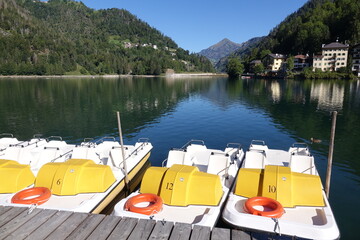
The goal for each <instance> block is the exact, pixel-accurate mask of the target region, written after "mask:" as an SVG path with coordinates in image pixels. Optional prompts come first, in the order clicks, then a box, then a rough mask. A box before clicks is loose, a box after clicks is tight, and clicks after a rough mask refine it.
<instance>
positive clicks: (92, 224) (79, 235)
mask: <svg viewBox="0 0 360 240" xmlns="http://www.w3.org/2000/svg"><path fill="white" fill-rule="evenodd" d="M104 218H105V215H102V214H91V215H89V216H88V217H87V218H86V219H85V220H84V221H83V222H82V223H81V224H80V225H79V226H78V227H77V228H76V229H75V230H74V231H73V232H72V233H71V234H70V235H69V236H68V237H67V239H72V240H77V239H79V240H80V239H86V238H87V237H88V236H89V235H90V234H91V233H92V232H93V231H94V229H95V228H96V227H97V226H98V225H99V224H100V222H101V221H102V220H103V219H104Z"/></svg>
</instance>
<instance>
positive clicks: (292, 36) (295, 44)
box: [236, 0, 360, 62]
mask: <svg viewBox="0 0 360 240" xmlns="http://www.w3.org/2000/svg"><path fill="white" fill-rule="evenodd" d="M274 14H275V13H274ZM337 39H338V40H339V42H342V43H345V41H346V42H347V43H348V44H350V45H354V44H356V43H360V1H359V0H309V1H308V2H307V3H306V4H305V5H304V6H303V7H302V8H300V9H299V10H298V11H297V12H295V13H293V14H291V15H289V16H288V17H287V18H286V19H285V20H284V21H283V22H282V23H280V24H279V25H278V26H276V27H275V28H274V29H273V30H272V31H270V33H269V35H268V36H267V37H266V38H265V39H263V40H262V41H261V42H260V43H259V44H258V45H257V46H256V47H254V48H252V50H251V52H250V53H245V54H243V53H240V52H237V53H236V54H237V56H240V57H241V58H242V59H243V60H244V61H245V62H249V61H251V60H254V59H260V58H261V57H262V56H263V55H264V53H266V52H269V51H270V52H273V53H282V54H291V55H296V54H301V53H302V54H306V53H308V54H309V55H312V54H313V53H318V52H321V47H322V44H326V43H330V42H334V41H336V40H337Z"/></svg>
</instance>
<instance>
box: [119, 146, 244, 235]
mask: <svg viewBox="0 0 360 240" xmlns="http://www.w3.org/2000/svg"><path fill="white" fill-rule="evenodd" d="M243 157H244V152H243V150H242V148H241V145H240V144H228V146H227V147H226V148H225V150H224V151H222V150H216V149H208V148H207V147H206V146H205V144H204V142H203V141H201V140H191V141H190V142H188V143H187V144H185V145H184V146H183V147H182V148H180V149H172V150H170V151H169V154H168V158H167V159H166V160H164V162H163V165H162V166H163V167H151V168H149V169H148V170H147V171H146V172H145V174H144V178H143V179H142V182H141V186H140V190H138V191H136V192H133V193H132V194H131V195H129V196H128V197H127V198H126V199H123V200H121V201H120V202H119V203H118V204H116V205H115V208H114V212H113V215H115V216H122V217H134V218H140V219H154V220H156V221H171V222H181V223H189V224H192V225H195V224H196V225H202V226H208V227H210V228H213V227H214V226H215V224H216V222H217V220H218V218H219V216H220V212H221V208H222V207H223V204H224V203H225V199H226V197H227V195H228V193H229V190H230V188H231V186H232V185H233V183H234V180H235V178H236V174H237V172H238V169H239V167H240V164H241V162H242V160H243ZM133 200H134V201H133ZM139 200H140V202H139ZM129 203H131V205H133V206H134V207H135V208H137V210H139V209H140V211H133V210H132V209H131V208H128V205H129ZM148 210H150V211H148Z"/></svg>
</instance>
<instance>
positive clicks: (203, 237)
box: [190, 225, 211, 240]
mask: <svg viewBox="0 0 360 240" xmlns="http://www.w3.org/2000/svg"><path fill="white" fill-rule="evenodd" d="M210 234H211V229H210V227H204V226H199V225H194V228H193V230H192V233H191V238H190V240H209V239H210Z"/></svg>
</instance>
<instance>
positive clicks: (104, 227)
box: [87, 216, 121, 240]
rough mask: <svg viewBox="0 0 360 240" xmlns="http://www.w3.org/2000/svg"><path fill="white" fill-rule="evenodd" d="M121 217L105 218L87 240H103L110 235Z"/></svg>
mask: <svg viewBox="0 0 360 240" xmlns="http://www.w3.org/2000/svg"><path fill="white" fill-rule="evenodd" d="M120 220H121V217H114V216H105V218H104V220H102V221H101V223H100V224H99V225H98V226H97V228H96V229H95V230H94V231H93V232H92V233H91V235H90V236H89V237H88V238H87V240H103V239H107V237H108V236H109V235H110V234H111V233H112V231H113V230H114V228H115V227H116V225H117V224H118V223H119V222H120Z"/></svg>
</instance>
